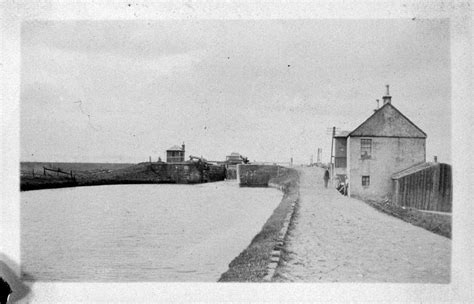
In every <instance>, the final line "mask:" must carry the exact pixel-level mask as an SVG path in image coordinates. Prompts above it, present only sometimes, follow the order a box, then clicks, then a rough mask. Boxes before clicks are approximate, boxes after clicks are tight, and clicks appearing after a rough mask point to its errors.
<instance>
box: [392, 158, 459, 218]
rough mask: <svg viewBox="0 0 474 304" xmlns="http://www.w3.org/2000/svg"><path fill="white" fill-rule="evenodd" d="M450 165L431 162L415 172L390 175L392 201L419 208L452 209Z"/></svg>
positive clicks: (433, 209) (446, 210) (443, 210)
mask: <svg viewBox="0 0 474 304" xmlns="http://www.w3.org/2000/svg"><path fill="white" fill-rule="evenodd" d="M451 171H452V170H451V166H450V165H448V164H443V163H432V164H429V165H427V166H424V167H423V168H421V169H420V170H417V171H415V172H407V173H406V174H401V175H398V176H394V177H392V180H393V192H392V193H393V197H392V202H393V203H395V204H397V205H400V206H406V207H412V208H416V209H419V210H431V211H442V212H451V211H452V172H451Z"/></svg>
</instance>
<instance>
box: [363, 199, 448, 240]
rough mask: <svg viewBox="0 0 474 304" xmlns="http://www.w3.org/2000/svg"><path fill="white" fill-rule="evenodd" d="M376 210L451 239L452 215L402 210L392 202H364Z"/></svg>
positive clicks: (410, 209)
mask: <svg viewBox="0 0 474 304" xmlns="http://www.w3.org/2000/svg"><path fill="white" fill-rule="evenodd" d="M364 201H365V202H366V203H367V204H369V205H370V206H372V207H374V208H375V209H377V210H379V211H382V212H384V213H387V214H389V215H391V216H395V217H397V218H399V219H402V220H403V221H405V222H408V223H410V224H412V225H415V226H418V227H421V228H424V229H426V230H428V231H431V232H433V233H436V234H439V235H441V236H444V237H447V238H451V227H452V218H451V215H450V214H439V213H430V212H423V211H420V210H417V209H413V208H406V207H405V208H402V207H401V206H398V205H394V204H392V203H391V202H390V201H388V200H386V201H383V202H380V201H374V200H364Z"/></svg>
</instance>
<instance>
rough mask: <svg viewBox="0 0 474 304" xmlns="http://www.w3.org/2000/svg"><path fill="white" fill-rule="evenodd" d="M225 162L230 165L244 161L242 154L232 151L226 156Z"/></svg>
mask: <svg viewBox="0 0 474 304" xmlns="http://www.w3.org/2000/svg"><path fill="white" fill-rule="evenodd" d="M225 162H226V163H227V164H228V165H240V164H243V163H244V162H243V158H242V156H241V155H240V154H239V153H237V152H232V153H230V155H227V156H226V157H225Z"/></svg>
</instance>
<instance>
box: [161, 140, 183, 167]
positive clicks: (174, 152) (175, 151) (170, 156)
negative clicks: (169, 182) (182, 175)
mask: <svg viewBox="0 0 474 304" xmlns="http://www.w3.org/2000/svg"><path fill="white" fill-rule="evenodd" d="M184 153H185V146H184V143H183V144H182V145H181V147H180V146H173V147H171V148H169V149H168V150H166V162H167V163H179V162H184Z"/></svg>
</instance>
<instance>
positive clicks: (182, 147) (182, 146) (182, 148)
mask: <svg viewBox="0 0 474 304" xmlns="http://www.w3.org/2000/svg"><path fill="white" fill-rule="evenodd" d="M184 147H185V145H184V141H183V144H182V145H181V150H183V151H185V150H184Z"/></svg>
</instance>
